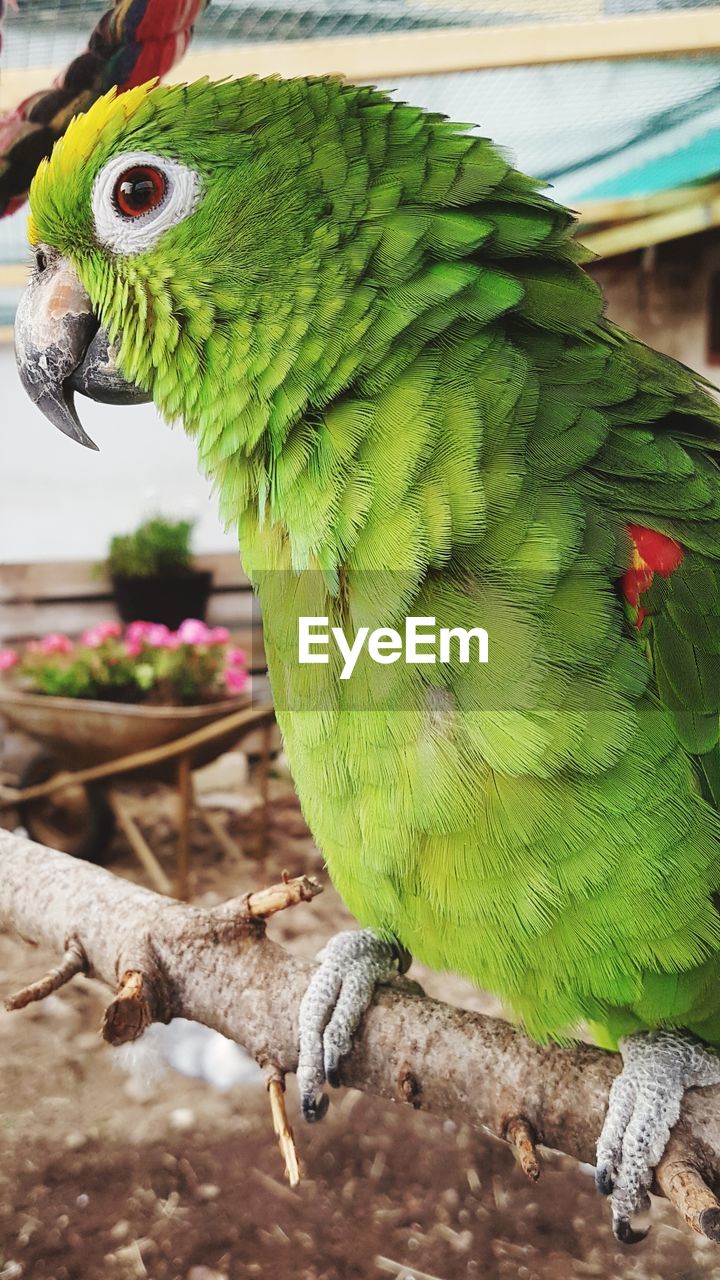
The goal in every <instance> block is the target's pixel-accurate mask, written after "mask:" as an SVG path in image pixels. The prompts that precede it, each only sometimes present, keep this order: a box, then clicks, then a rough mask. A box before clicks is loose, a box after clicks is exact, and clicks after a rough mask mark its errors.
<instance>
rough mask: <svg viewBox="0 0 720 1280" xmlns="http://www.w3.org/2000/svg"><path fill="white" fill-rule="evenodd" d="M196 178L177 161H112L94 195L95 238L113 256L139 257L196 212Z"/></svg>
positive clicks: (141, 157)
mask: <svg viewBox="0 0 720 1280" xmlns="http://www.w3.org/2000/svg"><path fill="white" fill-rule="evenodd" d="M201 196H202V183H201V181H200V175H199V174H197V173H195V171H194V170H193V169H189V168H188V167H187V165H184V164H181V163H180V161H179V160H171V159H170V158H169V156H156V155H153V154H152V153H151V152H148V151H130V152H127V151H126V152H125V153H124V155H118V156H113V158H112V159H111V160H108V162H107V164H106V165H104V166H103V168H102V169H101V170H100V172H99V173H98V175H97V177H96V179H95V182H94V185H93V190H92V211H93V217H94V220H95V234H96V236H97V239H98V240H99V242H100V244H103V245H105V246H106V247H107V248H108V249H110V250H111V251H112V252H113V253H118V254H125V255H133V254H136V253H142V252H143V251H144V250H145V249H149V248H150V247H151V245H153V244H155V242H156V241H157V240H159V238H160V236H161V235H163V233H164V232H165V231H169V230H170V228H171V227H173V226H175V225H176V224H177V223H178V222H182V221H183V219H184V218H188V217H189V216H190V214H191V213H194V212H195V209H196V208H197V206H198V203H199V201H200V198H201Z"/></svg>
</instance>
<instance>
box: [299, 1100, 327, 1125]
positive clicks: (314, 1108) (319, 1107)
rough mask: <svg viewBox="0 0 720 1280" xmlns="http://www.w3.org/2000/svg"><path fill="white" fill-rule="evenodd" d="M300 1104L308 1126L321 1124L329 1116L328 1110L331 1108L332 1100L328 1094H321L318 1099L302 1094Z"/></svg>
mask: <svg viewBox="0 0 720 1280" xmlns="http://www.w3.org/2000/svg"><path fill="white" fill-rule="evenodd" d="M300 1103H301V1107H302V1113H303V1119H304V1120H305V1121H306V1122H307V1124H319V1122H320V1121H321V1120H322V1119H323V1118H324V1117H325V1116H326V1115H327V1109H328V1107H329V1106H330V1099H329V1098H328V1096H327V1094H326V1093H319V1094H317V1096H316V1097H310V1096H309V1095H307V1094H301V1096H300Z"/></svg>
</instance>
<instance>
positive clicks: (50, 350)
mask: <svg viewBox="0 0 720 1280" xmlns="http://www.w3.org/2000/svg"><path fill="white" fill-rule="evenodd" d="M15 359H16V360H17V367H18V371H19V373H20V380H21V382H22V384H23V386H24V388H25V390H26V391H27V393H28V395H29V396H30V399H31V400H32V402H33V404H36V405H37V407H38V409H40V411H41V412H42V413H44V414H45V417H46V418H48V419H49V420H50V422H52V423H53V425H54V426H56V427H58V429H59V430H60V431H62V432H63V433H64V434H65V435H66V436H70V439H71V440H77V441H78V443H79V444H84V445H85V446H86V448H88V449H97V445H96V444H95V443H94V442H93V441H92V440H91V439H90V437H89V435H87V433H86V432H85V431H84V430H83V428H82V426H81V423H80V419H79V418H78V415H77V412H76V409H75V392H76V391H79V392H80V393H81V394H82V395H85V396H88V397H89V398H90V399H91V400H100V401H102V403H103V404H142V403H144V402H146V401H148V400H150V399H151V398H152V397H151V396H150V395H149V394H148V392H146V391H143V390H142V389H141V388H140V387H137V386H135V385H134V384H133V383H131V382H127V381H126V380H125V378H124V377H123V375H122V374H121V373H120V370H119V369H118V367H117V361H116V352H115V350H114V349H113V347H112V346H111V345H110V344H109V342H108V338H107V334H106V332H105V330H104V329H102V328H101V326H100V324H99V321H98V320H97V318H96V316H95V315H94V314H93V310H92V304H91V302H90V299H89V297H88V295H87V293H86V292H85V289H84V288H83V286H82V285H81V283H80V281H79V280H78V277H77V274H76V272H75V269H74V267H73V266H72V265H71V263H70V262H69V261H68V259H67V258H63V257H61V256H60V254H58V253H56V252H55V251H54V250H53V249H49V248H43V247H41V248H40V249H39V250H38V254H37V265H36V267H35V269H34V271H33V273H32V275H31V277H30V280H29V282H28V284H27V287H26V289H25V292H24V293H23V296H22V298H21V299H20V305H19V307H18V309H17V314H16V316H15Z"/></svg>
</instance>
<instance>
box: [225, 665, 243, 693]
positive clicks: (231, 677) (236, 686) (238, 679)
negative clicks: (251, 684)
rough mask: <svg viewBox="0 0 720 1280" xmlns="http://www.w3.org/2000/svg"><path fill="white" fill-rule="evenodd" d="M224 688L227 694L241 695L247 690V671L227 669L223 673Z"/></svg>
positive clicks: (234, 668)
mask: <svg viewBox="0 0 720 1280" xmlns="http://www.w3.org/2000/svg"><path fill="white" fill-rule="evenodd" d="M224 676H225V688H226V689H227V691H228V693H242V692H243V691H244V690H245V689H246V688H247V683H248V673H247V671H238V669H237V667H228V668H227V670H226V671H225V672H224Z"/></svg>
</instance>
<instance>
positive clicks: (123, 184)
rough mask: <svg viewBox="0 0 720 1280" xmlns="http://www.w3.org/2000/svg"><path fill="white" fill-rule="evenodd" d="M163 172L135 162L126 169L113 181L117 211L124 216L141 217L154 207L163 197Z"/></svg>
mask: <svg viewBox="0 0 720 1280" xmlns="http://www.w3.org/2000/svg"><path fill="white" fill-rule="evenodd" d="M166 191H167V181H166V178H165V174H164V173H161V172H160V170H159V169H153V168H151V166H150V165H144V164H136V165H133V167H132V169H126V170H125V173H123V174H121V176H120V177H119V178H118V180H117V182H116V183H115V189H114V191H113V201H114V202H115V207H116V209H117V210H118V213H122V214H124V216H125V217H126V218H141V217H142V215H143V214H144V213H150V211H151V210H152V209H156V208H157V206H158V205H159V204H161V203H162V201H163V200H164V199H165V193H166Z"/></svg>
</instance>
